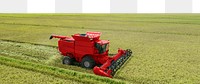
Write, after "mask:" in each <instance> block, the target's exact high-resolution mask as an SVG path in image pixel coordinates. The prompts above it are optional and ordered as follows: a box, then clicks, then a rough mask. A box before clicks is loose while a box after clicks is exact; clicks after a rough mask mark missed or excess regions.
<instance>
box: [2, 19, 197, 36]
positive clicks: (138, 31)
mask: <svg viewBox="0 0 200 84" xmlns="http://www.w3.org/2000/svg"><path fill="white" fill-rule="evenodd" d="M141 22H142V21H141ZM157 23H166V22H157ZM169 23H173V22H169ZM0 24H6V25H25V26H43V27H59V28H75V29H93V30H108V31H126V32H136V33H153V34H172V35H188V36H200V34H191V33H173V32H150V31H140V30H123V29H106V28H104V29H100V28H90V27H76V26H62V25H57V26H56V25H41V24H22V23H4V22H0ZM175 24H179V23H175ZM185 24H190V23H185ZM199 25H200V24H199Z"/></svg>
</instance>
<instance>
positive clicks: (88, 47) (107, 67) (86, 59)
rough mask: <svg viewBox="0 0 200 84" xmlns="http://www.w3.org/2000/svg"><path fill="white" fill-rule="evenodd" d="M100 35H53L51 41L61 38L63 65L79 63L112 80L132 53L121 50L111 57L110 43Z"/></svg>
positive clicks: (88, 33) (90, 33)
mask: <svg viewBox="0 0 200 84" xmlns="http://www.w3.org/2000/svg"><path fill="white" fill-rule="evenodd" d="M100 35H101V33H100V32H86V34H79V33H78V34H74V35H72V37H68V36H62V35H54V34H52V35H51V36H50V39H52V38H59V40H58V50H59V52H60V53H61V55H63V56H64V58H63V60H62V63H63V64H68V65H71V64H73V63H74V62H78V63H80V65H81V66H82V67H84V68H93V72H94V73H95V74H96V75H100V76H106V77H110V78H112V77H113V76H114V74H115V73H116V72H117V70H118V69H119V68H120V67H121V66H122V65H123V64H124V63H125V62H126V60H128V58H129V57H130V56H131V54H132V51H131V50H130V49H127V50H122V49H120V48H119V49H118V53H117V54H116V55H114V56H109V55H108V51H109V43H110V42H109V40H100ZM97 65H100V66H97Z"/></svg>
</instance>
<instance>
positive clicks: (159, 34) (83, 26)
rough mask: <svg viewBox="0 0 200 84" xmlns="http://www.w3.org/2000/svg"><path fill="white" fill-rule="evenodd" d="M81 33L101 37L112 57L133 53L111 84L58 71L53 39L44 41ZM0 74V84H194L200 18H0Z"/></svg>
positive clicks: (70, 69)
mask: <svg viewBox="0 0 200 84" xmlns="http://www.w3.org/2000/svg"><path fill="white" fill-rule="evenodd" d="M86 31H99V32H102V36H101V39H108V40H110V42H111V43H110V53H111V54H115V53H117V49H118V48H123V49H131V50H132V51H133V52H134V55H133V57H132V58H130V60H129V61H128V62H127V63H126V64H125V65H124V66H123V67H122V68H121V69H120V70H119V71H118V72H117V74H116V75H115V76H114V78H113V79H109V78H105V77H99V76H96V75H93V72H92V70H87V69H84V68H81V67H79V66H68V65H62V64H61V59H62V56H60V55H59V52H58V51H57V39H53V40H49V39H48V38H49V36H50V35H51V34H58V35H67V36H70V35H72V34H75V33H85V32H86ZM23 72H24V73H23ZM0 74H2V75H0V77H1V78H3V79H0V83H1V84H2V83H3V84H4V83H66V82H68V83H100V84H102V83H128V84H129V83H134V84H137V83H138V84H141V83H150V84H155V83H161V84H163V83H164V84H168V83H174V84H177V83H178V84H179V83H181V84H182V83H189V84H191V83H193V84H194V83H196V84H199V83H200V82H199V81H200V15H199V14H0ZM27 75H30V77H27ZM18 77H19V78H18ZM20 78H22V79H24V80H22V79H20ZM32 79H34V80H35V81H33V80H32ZM45 81H46V82H45Z"/></svg>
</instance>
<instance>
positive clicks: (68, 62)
mask: <svg viewBox="0 0 200 84" xmlns="http://www.w3.org/2000/svg"><path fill="white" fill-rule="evenodd" d="M72 63H73V59H72V58H71V57H69V56H66V57H65V58H64V59H63V64H68V65H71V64H72Z"/></svg>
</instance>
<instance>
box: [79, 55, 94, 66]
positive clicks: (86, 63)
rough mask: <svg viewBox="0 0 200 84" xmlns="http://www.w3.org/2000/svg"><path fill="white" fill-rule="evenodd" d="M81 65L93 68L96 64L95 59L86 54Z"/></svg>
mask: <svg viewBox="0 0 200 84" xmlns="http://www.w3.org/2000/svg"><path fill="white" fill-rule="evenodd" d="M81 66H82V67H84V68H90V69H91V68H93V67H94V66H95V61H94V59H92V58H91V57H89V56H86V57H84V58H83V59H82V61H81Z"/></svg>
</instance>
